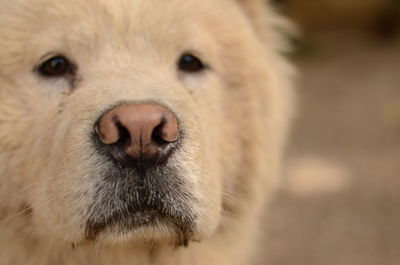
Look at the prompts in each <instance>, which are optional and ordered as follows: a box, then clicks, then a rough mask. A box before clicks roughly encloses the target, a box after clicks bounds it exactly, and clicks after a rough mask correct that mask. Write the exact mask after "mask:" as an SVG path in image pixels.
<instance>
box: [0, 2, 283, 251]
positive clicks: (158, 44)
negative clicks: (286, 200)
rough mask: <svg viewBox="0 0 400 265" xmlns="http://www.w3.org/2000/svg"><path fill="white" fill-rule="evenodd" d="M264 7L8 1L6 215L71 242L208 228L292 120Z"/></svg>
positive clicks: (194, 235) (156, 237) (196, 233)
mask: <svg viewBox="0 0 400 265" xmlns="http://www.w3.org/2000/svg"><path fill="white" fill-rule="evenodd" d="M256 7H261V8H262V11H265V12H267V11H268V10H267V9H264V8H263V7H262V1H261V0H260V1H250V0H248V1H235V0H202V1H196V0H170V1H165V0H148V1H147V0H146V1H143V0H130V1H125V0H115V1H106V0H84V1H82V0H71V1H50V0H33V1H32V0H16V1H4V0H0V36H2V38H1V40H0V148H1V149H0V164H1V165H2V166H1V168H0V177H1V183H2V184H1V185H2V186H1V190H2V194H5V195H6V196H7V195H9V194H13V195H12V196H14V197H13V199H10V200H7V201H4V200H1V201H0V208H1V209H2V210H1V211H2V212H3V214H4V215H7V214H8V213H10V214H11V212H12V211H13V210H15V209H20V208H18V207H20V205H24V207H26V209H29V210H30V214H29V215H26V216H24V218H25V219H26V222H27V223H28V222H29V223H30V224H31V226H32V228H31V229H30V232H31V233H32V234H34V235H35V236H37V237H46V236H48V235H49V234H52V235H53V236H56V237H58V238H62V239H65V240H66V241H68V242H78V241H83V240H88V239H89V240H93V239H96V240H108V239H112V240H114V239H118V238H128V239H130V240H137V241H152V242H153V241H154V242H159V243H163V242H165V243H173V244H175V243H186V242H187V241H188V240H201V239H202V238H204V237H207V236H209V235H211V234H213V233H214V232H215V231H216V230H217V229H218V227H219V226H220V225H221V222H222V218H224V211H229V210H232V207H233V206H232V205H231V206H229V202H231V200H229V199H227V198H226V197H225V196H226V195H228V196H237V198H236V199H238V200H239V201H240V200H242V199H240V198H239V197H240V196H241V195H240V194H239V193H240V192H239V191H241V192H242V193H245V192H246V191H249V190H251V188H252V187H253V186H254V182H256V181H260V180H256V175H257V174H258V173H259V172H258V171H259V169H257V168H256V165H259V166H258V167H259V168H263V169H268V170H270V171H271V172H273V170H275V166H274V163H275V160H276V159H277V158H276V157H278V156H279V151H277V149H278V147H279V145H280V143H281V141H282V140H281V139H282V138H283V135H284V131H285V126H286V125H285V122H284V121H285V120H286V119H285V116H286V104H284V101H283V100H282V98H284V97H285V96H286V93H287V87H288V85H287V84H286V83H285V82H286V81H285V80H286V70H287V69H286V66H285V63H284V60H282V58H281V57H280V56H279V54H278V51H277V46H279V45H280V44H279V43H280V42H278V41H277V39H276V37H273V36H275V35H274V34H275V31H274V29H273V27H274V26H275V25H276V24H277V23H278V22H277V23H275V24H274V23H272V21H275V20H274V19H275V18H273V17H272V16H273V15H272V13H271V14H268V12H267V13H266V14H265V16H266V19H259V16H260V15H259V14H258V13H257V12H258V11H257V10H259V9H257V8H256ZM254 11H257V12H254ZM256 13H257V14H256ZM268 15H270V17H268ZM263 16H264V14H263ZM268 21H270V22H271V23H269V22H268ZM276 21H278V20H276ZM276 21H275V22H276ZM262 23H267V25H265V26H266V27H265V32H263V33H261V32H260V28H261V24H262ZM263 29H264V27H263ZM250 143H251V144H250ZM264 161H265V163H264ZM267 161H269V162H268V163H267ZM261 165H262V166H261ZM274 182H275V180H274V179H273V178H272V177H271V178H270V179H269V184H270V186H273V183H274ZM257 185H261V186H262V184H256V186H257ZM265 189H266V193H268V192H269V188H268V187H267V188H265ZM243 196H244V195H243ZM252 196H256V195H254V194H253V195H252ZM11 201H12V202H11ZM246 206H247V207H251V205H246Z"/></svg>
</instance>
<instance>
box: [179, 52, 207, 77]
mask: <svg viewBox="0 0 400 265" xmlns="http://www.w3.org/2000/svg"><path fill="white" fill-rule="evenodd" d="M178 67H179V70H181V71H184V72H189V73H194V72H199V71H201V70H203V69H204V68H205V66H204V64H203V62H202V61H201V60H200V59H199V58H197V57H196V56H194V55H192V54H189V53H185V54H183V55H182V56H181V58H180V59H179V62H178Z"/></svg>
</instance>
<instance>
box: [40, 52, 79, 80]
mask: <svg viewBox="0 0 400 265" xmlns="http://www.w3.org/2000/svg"><path fill="white" fill-rule="evenodd" d="M38 71H39V73H40V74H41V75H43V76H46V77H62V76H64V75H66V74H68V73H69V72H70V71H71V63H70V62H69V61H68V59H66V58H65V57H63V56H54V57H52V58H50V59H48V60H47V61H45V62H44V63H42V64H41V65H40V66H39V68H38Z"/></svg>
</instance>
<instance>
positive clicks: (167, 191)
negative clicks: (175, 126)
mask: <svg viewBox="0 0 400 265" xmlns="http://www.w3.org/2000/svg"><path fill="white" fill-rule="evenodd" d="M110 168H112V169H109V170H108V172H107V174H106V175H105V177H103V179H102V180H101V181H100V182H99V183H97V185H96V187H95V190H94V191H93V194H94V197H93V203H92V204H91V205H90V207H89V210H88V212H87V216H88V218H87V221H86V224H85V238H86V239H87V240H96V239H98V238H99V237H101V236H102V235H124V234H128V233H131V232H135V231H136V230H138V229H143V228H144V229H146V228H148V229H151V230H152V231H157V230H158V231H160V232H161V230H163V231H165V230H169V231H171V237H175V238H176V240H175V241H176V242H179V244H183V245H184V244H187V242H188V241H189V240H190V239H191V238H192V237H193V234H194V231H195V228H196V213H195V212H194V210H193V209H195V208H196V207H195V205H196V203H197V202H196V199H195V198H194V197H193V196H192V193H191V190H192V187H190V186H191V185H190V184H188V183H187V182H185V181H183V180H182V179H183V177H181V176H180V174H179V173H178V172H179V171H178V170H177V169H176V168H172V167H171V166H162V167H156V168H154V169H152V170H148V171H145V172H140V173H138V172H137V171H135V170H132V169H128V168H115V167H110Z"/></svg>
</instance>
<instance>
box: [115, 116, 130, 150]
mask: <svg viewBox="0 0 400 265" xmlns="http://www.w3.org/2000/svg"><path fill="white" fill-rule="evenodd" d="M113 122H114V124H115V126H116V127H117V129H118V141H117V142H116V143H115V145H117V146H121V147H124V146H129V145H131V143H132V138H131V134H130V133H129V130H128V129H127V128H126V127H125V126H124V125H123V124H122V123H121V122H120V121H119V120H118V119H117V118H116V117H115V119H114V118H113Z"/></svg>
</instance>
